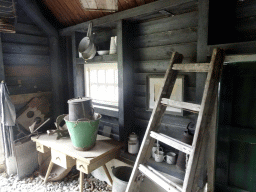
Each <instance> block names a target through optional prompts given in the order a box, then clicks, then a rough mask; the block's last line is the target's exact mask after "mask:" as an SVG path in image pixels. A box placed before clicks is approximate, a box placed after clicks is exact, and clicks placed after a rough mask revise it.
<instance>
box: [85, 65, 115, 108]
mask: <svg viewBox="0 0 256 192" xmlns="http://www.w3.org/2000/svg"><path fill="white" fill-rule="evenodd" d="M84 69H85V95H86V97H90V98H92V99H93V102H94V103H99V104H106V105H115V106H118V70H117V63H104V64H86V65H85V68H84Z"/></svg>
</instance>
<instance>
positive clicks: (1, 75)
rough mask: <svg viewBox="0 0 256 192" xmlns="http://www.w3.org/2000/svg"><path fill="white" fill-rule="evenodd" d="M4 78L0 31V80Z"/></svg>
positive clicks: (0, 35)
mask: <svg viewBox="0 0 256 192" xmlns="http://www.w3.org/2000/svg"><path fill="white" fill-rule="evenodd" d="M3 80H5V76H4V60H3V47H2V33H0V81H3Z"/></svg>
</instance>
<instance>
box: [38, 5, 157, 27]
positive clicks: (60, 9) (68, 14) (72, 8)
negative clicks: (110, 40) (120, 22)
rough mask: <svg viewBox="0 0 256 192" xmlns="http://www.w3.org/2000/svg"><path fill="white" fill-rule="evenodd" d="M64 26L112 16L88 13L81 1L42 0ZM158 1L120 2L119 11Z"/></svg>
mask: <svg viewBox="0 0 256 192" xmlns="http://www.w3.org/2000/svg"><path fill="white" fill-rule="evenodd" d="M41 1H42V3H43V4H44V5H45V6H46V7H47V8H48V9H49V10H50V11H51V12H52V14H53V15H54V16H55V18H56V19H57V20H58V21H59V22H60V23H61V24H63V26H66V27H67V26H72V25H75V24H79V23H82V22H85V21H89V20H92V19H96V18H99V17H103V16H105V15H109V14H112V13H110V12H103V11H86V10H84V9H83V8H82V5H81V4H80V1H79V0H41ZM153 1H156V0H118V11H119V12H120V11H123V10H126V9H131V8H133V7H137V6H140V5H144V4H147V3H151V2H153Z"/></svg>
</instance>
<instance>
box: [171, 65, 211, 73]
mask: <svg viewBox="0 0 256 192" xmlns="http://www.w3.org/2000/svg"><path fill="white" fill-rule="evenodd" d="M209 67H210V63H193V64H175V65H173V68H172V69H173V70H178V71H183V72H208V71H209Z"/></svg>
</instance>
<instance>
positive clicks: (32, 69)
mask: <svg viewBox="0 0 256 192" xmlns="http://www.w3.org/2000/svg"><path fill="white" fill-rule="evenodd" d="M4 71H5V75H6V76H11V77H17V76H33V77H40V76H43V77H45V76H47V75H49V74H50V73H51V69H50V66H29V65H27V66H26V65H25V66H5V70H4Z"/></svg>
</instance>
